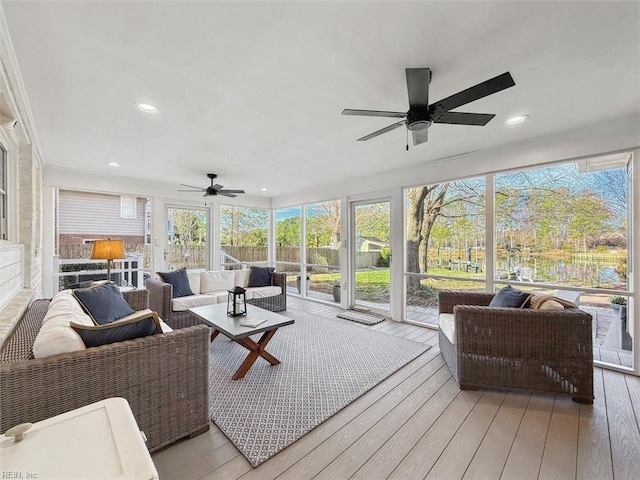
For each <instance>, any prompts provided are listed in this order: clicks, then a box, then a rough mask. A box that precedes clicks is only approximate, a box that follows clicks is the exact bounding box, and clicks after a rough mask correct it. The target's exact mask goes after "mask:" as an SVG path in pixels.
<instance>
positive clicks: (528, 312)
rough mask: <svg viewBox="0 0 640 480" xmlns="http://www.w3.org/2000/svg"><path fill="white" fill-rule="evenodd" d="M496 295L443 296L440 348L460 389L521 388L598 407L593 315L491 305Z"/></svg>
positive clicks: (446, 292) (451, 293)
mask: <svg viewBox="0 0 640 480" xmlns="http://www.w3.org/2000/svg"><path fill="white" fill-rule="evenodd" d="M493 296H494V294H493V293H484V292H471V291H449V290H442V291H440V292H439V319H438V322H439V326H440V332H439V344H440V350H441V352H442V355H443V357H444V359H445V361H446V362H447V365H448V366H449V368H450V370H451V373H452V374H453V376H454V377H455V379H456V380H457V382H458V384H459V385H460V388H461V389H463V390H465V389H470V390H474V389H477V388H491V387H501V388H516V389H525V390H534V391H545V392H553V393H560V394H565V395H570V396H571V397H572V399H573V400H574V401H575V402H580V403H593V345H592V336H591V321H592V319H591V315H589V314H588V313H586V312H583V311H582V310H579V309H577V308H565V309H564V310H534V309H530V308H508V307H490V306H488V305H489V303H490V302H491V299H492V298H493Z"/></svg>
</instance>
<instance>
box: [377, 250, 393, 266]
mask: <svg viewBox="0 0 640 480" xmlns="http://www.w3.org/2000/svg"><path fill="white" fill-rule="evenodd" d="M390 256H391V249H390V248H389V247H382V250H380V258H379V259H378V267H388V266H389V257H390Z"/></svg>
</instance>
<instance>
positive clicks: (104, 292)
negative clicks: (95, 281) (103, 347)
mask: <svg viewBox="0 0 640 480" xmlns="http://www.w3.org/2000/svg"><path fill="white" fill-rule="evenodd" d="M73 296H74V297H76V300H78V302H79V303H80V305H81V306H82V308H83V309H84V311H85V312H87V315H89V316H90V317H91V318H92V319H93V321H94V322H95V323H96V324H97V325H105V324H107V323H111V322H113V321H115V320H118V319H119V318H122V317H126V316H127V315H131V314H132V313H133V311H134V310H133V308H131V306H130V305H129V304H128V303H127V301H126V300H125V299H124V297H123V296H122V292H120V289H119V288H118V286H117V285H116V284H115V283H105V284H104V285H100V286H99V287H90V288H77V289H75V290H74V291H73Z"/></svg>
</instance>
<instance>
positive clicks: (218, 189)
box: [178, 173, 244, 198]
mask: <svg viewBox="0 0 640 480" xmlns="http://www.w3.org/2000/svg"><path fill="white" fill-rule="evenodd" d="M207 177H209V179H211V185H210V186H208V187H206V188H200V187H194V186H193V185H185V184H184V183H181V184H180V185H182V186H183V187H189V188H191V189H195V190H178V191H179V192H204V195H203V197H208V196H216V195H222V196H224V197H231V198H233V197H237V196H238V195H237V194H239V193H244V190H229V189H225V188H224V187H223V186H222V185H219V184H217V183H216V184H215V185H214V184H213V181H214V180H215V179H216V178H218V175H217V174H215V173H207Z"/></svg>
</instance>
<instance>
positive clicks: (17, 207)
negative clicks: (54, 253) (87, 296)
mask: <svg viewBox="0 0 640 480" xmlns="http://www.w3.org/2000/svg"><path fill="white" fill-rule="evenodd" d="M7 31H8V30H7V28H6V24H5V21H4V15H2V9H1V6H0V117H2V119H3V120H2V122H1V124H0V142H1V143H2V145H3V147H4V148H5V150H6V151H7V162H8V165H7V211H8V238H7V240H0V253H1V254H0V289H2V295H1V296H0V345H1V344H2V343H3V342H4V340H5V339H6V336H7V334H8V332H9V331H10V330H11V328H12V327H13V325H15V323H16V322H17V320H18V319H19V318H20V316H21V315H22V313H23V312H24V310H25V309H26V307H27V306H28V305H29V303H30V302H31V300H32V299H33V298H35V297H39V296H40V295H41V293H42V290H41V286H42V162H41V158H40V151H41V149H40V145H39V141H38V137H37V134H36V133H35V130H34V128H33V125H32V122H31V115H30V108H29V104H28V102H27V97H26V94H25V93H24V87H23V84H22V79H21V77H20V73H19V69H18V68H17V61H16V59H15V55H14V53H13V47H12V45H11V40H10V38H9V37H8V35H7ZM16 122H17V123H16Z"/></svg>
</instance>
